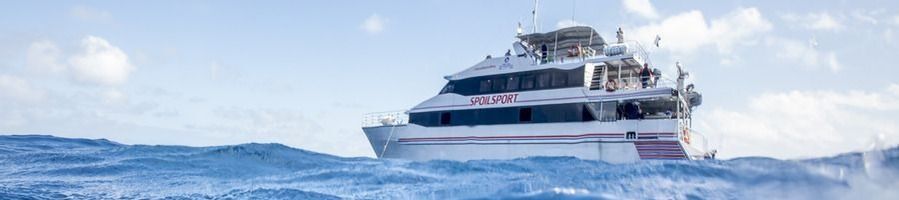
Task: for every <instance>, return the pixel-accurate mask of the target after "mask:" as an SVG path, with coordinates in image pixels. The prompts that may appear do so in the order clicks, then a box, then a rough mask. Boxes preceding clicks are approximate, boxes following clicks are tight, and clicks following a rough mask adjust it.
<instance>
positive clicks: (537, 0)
mask: <svg viewBox="0 0 899 200" xmlns="http://www.w3.org/2000/svg"><path fill="white" fill-rule="evenodd" d="M538 3H540V0H534V10H532V11H531V15H532V16H533V20H534V21H533V23H534V32H533V33H537V4H538Z"/></svg>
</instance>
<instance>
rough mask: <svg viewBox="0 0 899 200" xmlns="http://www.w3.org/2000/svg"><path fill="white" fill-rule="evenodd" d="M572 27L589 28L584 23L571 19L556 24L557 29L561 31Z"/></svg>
mask: <svg viewBox="0 0 899 200" xmlns="http://www.w3.org/2000/svg"><path fill="white" fill-rule="evenodd" d="M572 26H587V24H584V23H581V22H578V21H574V20H570V19H566V20H562V21H559V22H557V23H556V28H559V29H561V28H568V27H572Z"/></svg>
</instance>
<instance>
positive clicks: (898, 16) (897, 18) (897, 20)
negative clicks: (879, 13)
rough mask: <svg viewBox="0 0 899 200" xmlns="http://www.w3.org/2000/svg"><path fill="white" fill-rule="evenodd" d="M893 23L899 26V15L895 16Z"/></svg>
mask: <svg viewBox="0 0 899 200" xmlns="http://www.w3.org/2000/svg"><path fill="white" fill-rule="evenodd" d="M893 25H896V26H899V15H896V16H893Z"/></svg>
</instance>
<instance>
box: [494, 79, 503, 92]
mask: <svg viewBox="0 0 899 200" xmlns="http://www.w3.org/2000/svg"><path fill="white" fill-rule="evenodd" d="M505 90H506V79H505V78H497V79H493V91H494V92H503V91H505Z"/></svg>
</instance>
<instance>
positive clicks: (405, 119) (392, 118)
mask: <svg viewBox="0 0 899 200" xmlns="http://www.w3.org/2000/svg"><path fill="white" fill-rule="evenodd" d="M408 123H409V114H408V111H406V110H400V111H387V112H377V113H368V114H365V115H363V117H362V127H378V126H399V125H406V124H408Z"/></svg>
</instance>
